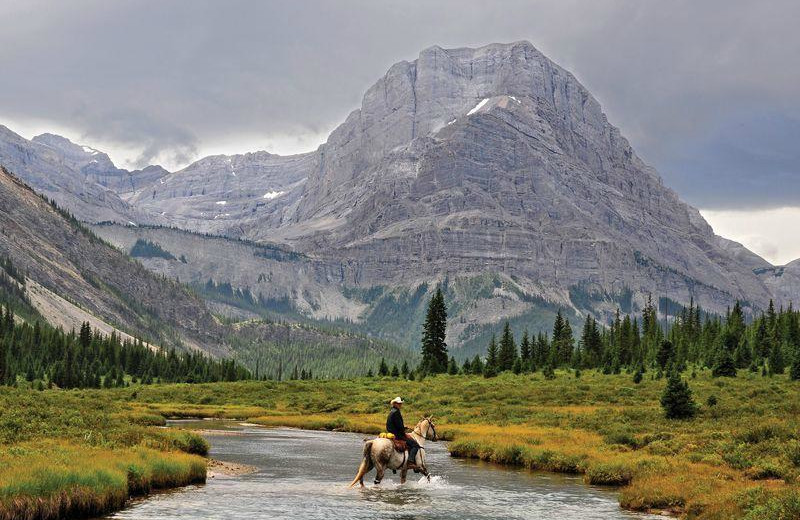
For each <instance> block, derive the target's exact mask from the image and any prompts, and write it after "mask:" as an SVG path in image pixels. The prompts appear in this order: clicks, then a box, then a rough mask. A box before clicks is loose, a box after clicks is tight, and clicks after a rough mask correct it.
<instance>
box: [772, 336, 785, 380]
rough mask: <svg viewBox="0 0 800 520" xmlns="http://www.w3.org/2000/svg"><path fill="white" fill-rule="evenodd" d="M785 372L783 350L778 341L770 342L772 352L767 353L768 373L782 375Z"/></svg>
mask: <svg viewBox="0 0 800 520" xmlns="http://www.w3.org/2000/svg"><path fill="white" fill-rule="evenodd" d="M785 371H786V362H785V361H784V359H783V349H782V348H781V343H780V341H773V342H772V350H771V351H770V353H769V373H770V374H783V373H784V372H785Z"/></svg>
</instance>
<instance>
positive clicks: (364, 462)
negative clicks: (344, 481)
mask: <svg viewBox="0 0 800 520" xmlns="http://www.w3.org/2000/svg"><path fill="white" fill-rule="evenodd" d="M370 451H372V441H367V442H365V443H364V456H363V457H362V458H361V465H360V466H359V467H358V473H356V478H354V479H353V481H352V482H351V483H350V485H349V486H348V487H353V486H355V485H356V483H358V482H361V485H362V486H363V485H364V475H366V474H367V472H368V471H369V470H370V467H369V466H370V464H369V457H370Z"/></svg>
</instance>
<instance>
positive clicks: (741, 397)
mask: <svg viewBox="0 0 800 520" xmlns="http://www.w3.org/2000/svg"><path fill="white" fill-rule="evenodd" d="M690 384H691V386H692V389H693V391H694V394H695V399H696V400H697V402H698V403H699V404H700V411H699V414H698V416H697V417H696V418H695V419H693V420H690V421H671V420H667V419H665V418H664V417H663V414H662V411H661V409H660V406H659V397H660V394H661V392H662V390H663V388H664V385H665V381H664V380H663V379H662V380H659V379H655V377H654V376H653V374H650V373H648V374H646V376H645V378H644V381H642V383H640V384H638V385H637V384H634V383H633V381H632V376H630V375H617V376H613V375H611V376H609V375H603V374H598V373H594V372H584V373H583V374H582V376H581V377H580V378H575V377H574V374H572V373H566V372H560V373H557V377H556V378H555V379H553V380H546V379H544V378H543V377H542V376H541V375H539V374H535V375H520V376H515V375H513V374H504V375H501V376H500V377H497V378H492V379H484V378H482V377H474V376H437V377H429V378H426V379H425V380H424V381H416V382H414V381H404V380H400V379H393V378H383V379H379V378H374V379H360V380H351V381H290V382H283V383H274V382H265V383H229V384H218V385H195V386H191V387H188V386H177V387H176V386H154V387H149V388H146V389H142V390H140V391H139V393H138V396H137V398H136V400H135V403H134V404H132V406H133V407H134V408H135V409H136V410H138V411H139V412H142V413H159V414H162V415H165V416H178V417H181V416H183V417H186V416H190V415H191V416H198V417H221V418H222V417H229V418H237V419H241V420H246V421H248V422H251V423H257V424H262V425H266V426H292V427H299V428H308V429H320V430H338V431H356V432H364V433H370V434H373V433H377V432H379V431H381V430H382V428H383V423H384V421H385V414H386V410H387V405H386V401H387V398H388V397H392V396H394V395H398V394H399V395H402V396H403V397H404V398H405V399H407V401H408V404H407V405H406V408H405V409H404V412H405V415H406V417H407V422H408V423H411V422H412V418H414V419H417V418H419V416H421V415H423V414H428V413H433V414H434V416H435V418H437V424H438V432H439V434H440V435H441V436H443V437H445V438H447V439H450V440H451V441H452V442H451V443H450V445H449V450H450V452H451V453H452V454H453V455H455V456H459V457H469V458H476V459H481V460H486V461H491V462H496V463H500V464H507V465H513V466H521V467H525V468H529V469H535V470H546V471H554V472H563V473H573V474H582V475H583V476H584V479H585V481H586V482H587V483H589V484H596V485H615V486H623V487H622V488H621V491H620V504H621V505H622V507H624V508H626V509H631V510H639V511H670V512H672V513H673V514H679V515H684V516H686V517H689V518H699V519H714V520H716V519H720V520H721V519H732V518H747V519H759V520H767V519H773V518H774V519H784V518H797V517H798V516H800V485H799V482H800V481H799V480H798V476H799V475H800V424H799V423H798V415H797V412H798V411H800V400H798V397H800V385H798V384H797V383H795V382H791V381H789V380H788V378H787V377H785V376H775V377H772V378H765V377H761V376H760V375H757V374H752V373H749V372H740V374H739V377H738V378H736V379H729V378H722V379H714V378H711V376H710V373H709V372H708V371H702V370H701V371H698V373H697V376H696V378H694V379H690ZM124 393H125V392H124V391H121V394H122V395H123V396H124ZM712 396H713V397H714V399H711V397H712ZM709 403H711V404H709Z"/></svg>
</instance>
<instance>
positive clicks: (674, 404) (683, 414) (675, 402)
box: [661, 370, 697, 419]
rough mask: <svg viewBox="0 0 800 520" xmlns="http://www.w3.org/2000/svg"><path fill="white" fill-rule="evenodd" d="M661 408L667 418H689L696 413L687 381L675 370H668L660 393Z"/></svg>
mask: <svg viewBox="0 0 800 520" xmlns="http://www.w3.org/2000/svg"><path fill="white" fill-rule="evenodd" d="M661 408H663V410H664V415H665V416H666V418H667V419H690V418H692V417H694V415H695V414H696V413H697V405H696V404H695V402H694V399H693V398H692V391H691V389H690V388H689V383H687V382H686V381H684V380H682V379H681V377H680V374H678V371H677V370H671V371H670V374H669V378H668V379H667V386H666V388H665V389H664V393H663V394H662V395H661Z"/></svg>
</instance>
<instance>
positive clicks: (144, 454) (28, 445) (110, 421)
mask: <svg viewBox="0 0 800 520" xmlns="http://www.w3.org/2000/svg"><path fill="white" fill-rule="evenodd" d="M0 410H2V412H0V520H12V519H13V520H17V519H20V518H36V519H40V520H47V519H56V518H86V517H94V516H99V515H102V514H105V513H108V512H111V511H115V510H118V509H121V508H122V507H124V506H125V504H126V503H127V501H128V500H129V499H130V498H131V497H136V496H143V495H147V494H149V493H150V492H152V491H155V490H160V489H169V488H175V487H179V486H185V485H188V484H194V483H201V482H205V479H206V460H205V459H204V458H203V457H204V455H205V454H206V453H207V452H208V443H206V441H205V440H204V439H203V438H202V437H201V436H199V435H197V434H196V433H193V432H188V431H177V430H175V431H173V430H167V429H163V428H159V427H157V426H159V425H163V424H164V418H163V417H162V416H160V415H153V414H142V413H140V412H136V411H134V410H132V409H131V407H130V406H129V405H128V403H126V402H124V401H120V400H119V399H118V396H112V395H110V394H108V393H107V392H102V391H66V392H64V391H42V392H39V391H33V390H17V389H12V388H2V389H0Z"/></svg>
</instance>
